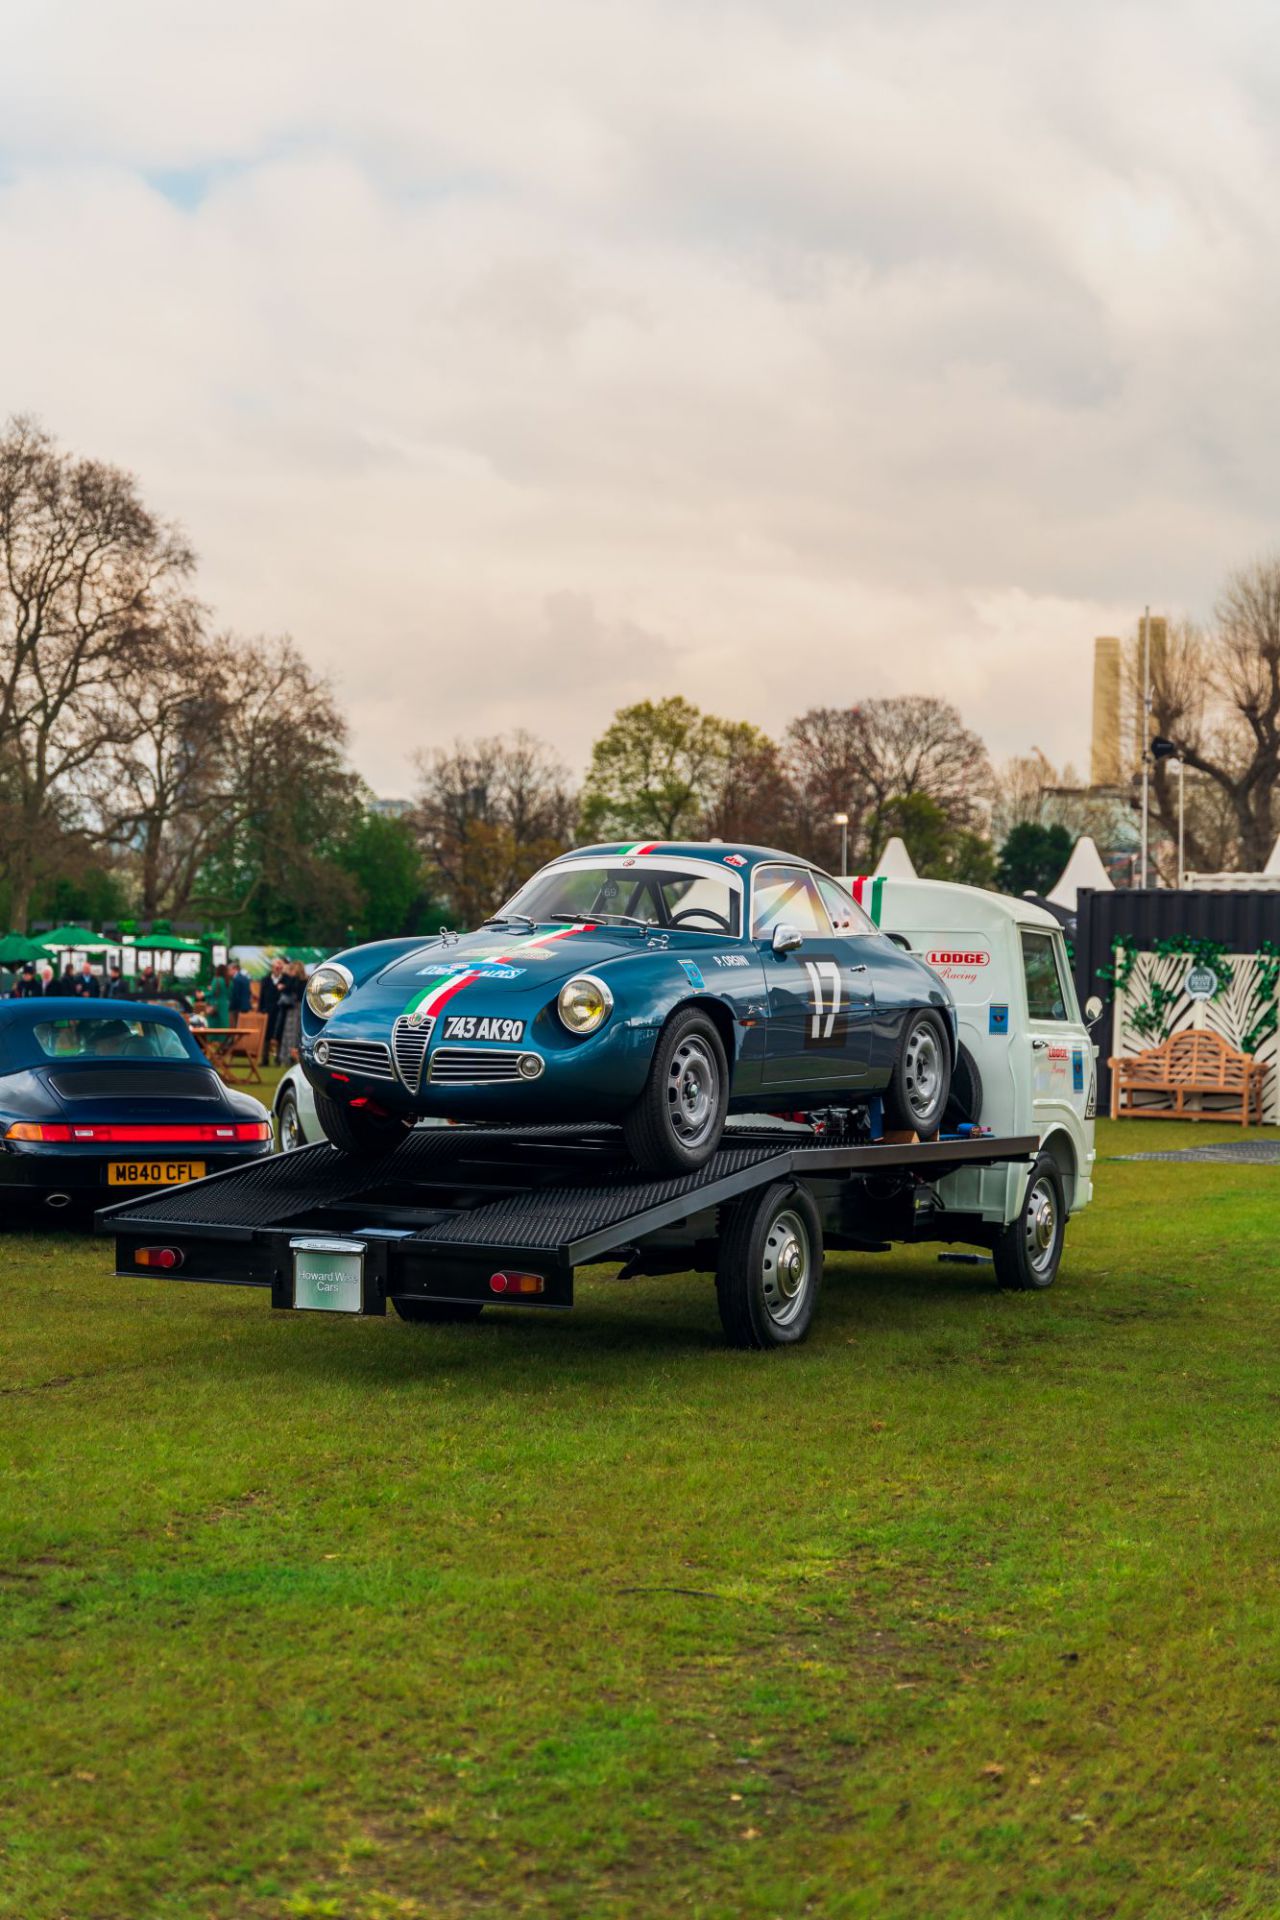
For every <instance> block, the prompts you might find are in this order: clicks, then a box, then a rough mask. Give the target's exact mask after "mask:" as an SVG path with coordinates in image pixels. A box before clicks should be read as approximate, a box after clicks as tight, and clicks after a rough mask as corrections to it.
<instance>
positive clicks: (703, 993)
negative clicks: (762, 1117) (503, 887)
mask: <svg viewBox="0 0 1280 1920" xmlns="http://www.w3.org/2000/svg"><path fill="white" fill-rule="evenodd" d="M955 1057H956V1024H955V1013H954V1009H953V1006H952V1002H951V999H950V995H949V994H948V991H947V989H946V987H945V986H944V985H943V983H942V981H941V980H940V979H939V978H938V976H937V975H936V974H935V973H933V972H932V971H931V970H930V969H929V968H928V967H927V966H925V965H924V963H923V962H922V961H920V960H917V959H916V958H914V956H913V955H911V954H910V953H907V952H904V951H903V950H902V949H901V948H899V947H898V946H896V945H895V944H894V942H893V941H892V940H890V939H889V938H888V937H887V936H885V935H883V934H881V933H880V932H879V931H878V930H877V929H876V927H875V926H874V925H873V924H872V922H871V921H870V920H869V919H868V918H867V917H866V915H865V914H864V913H863V912H862V909H861V908H860V907H859V906H857V905H856V903H855V902H854V900H853V899H852V898H851V896H850V895H849V894H848V893H846V891H845V890H844V888H843V887H841V886H839V885H838V884H837V883H836V881H834V880H832V879H831V878H830V876H829V875H827V874H825V873H822V872H820V871H819V870H818V869H817V868H816V867H813V866H811V865H810V864H809V863H808V862H807V861H804V860H797V859H795V858H793V857H791V856H789V855H787V854H783V853H773V852H769V851H767V850H764V849H761V848H759V847H731V846H729V847H727V846H721V845H702V844H697V843H682V844H666V843H662V844H659V843H646V844H635V845H630V846H599V847H586V848H583V849H581V850H580V851H577V852H574V853H567V854H565V855H563V856H562V857H561V858H560V859H558V860H553V861H552V862H551V864H550V865H549V866H547V867H544V868H543V869H542V871H541V872H540V873H537V874H535V875H534V877H533V879H532V880H530V881H528V882H527V884H526V885H525V886H523V887H522V888H521V889H520V891H519V892H518V893H517V894H516V895H515V897H514V898H513V899H512V900H510V901H509V902H508V903H507V905H506V906H505V907H503V908H502V910H501V912H499V913H496V914H495V915H494V916H493V918H492V919H491V920H487V921H486V922H485V923H484V925H483V927H481V928H480V929H479V930H478V931H477V932H475V933H471V934H465V935H458V934H452V933H442V934H440V935H439V937H438V938H436V939H432V940H426V941H424V940H421V939H417V940H414V939H407V940H383V941H379V942H377V943H376V944H374V945H372V946H367V947H354V948H352V949H351V950H350V951H349V952H347V953H344V954H340V955H339V956H338V957H337V958H335V959H333V960H330V961H328V962H327V963H326V964H325V965H324V966H321V967H319V968H317V970H316V971H315V972H314V973H313V974H312V976H311V979H310V981H309V982H308V985H307V992H306V999H305V1003H304V1008H303V1016H302V1067H303V1071H304V1073H305V1074H306V1076H307V1078H308V1080H309V1081H310V1082H311V1085H312V1087H313V1088H314V1091H315V1101H316V1111H317V1116H318V1118H319V1121H320V1124H321V1126H322V1127H323V1129H324V1132H325V1133H326V1135H327V1136H328V1138H329V1139H330V1140H331V1141H332V1142H333V1144H334V1145H335V1146H336V1147H340V1148H342V1149H343V1150H344V1151H345V1152H347V1153H351V1154H373V1153H382V1152H385V1151H386V1150H387V1149H388V1148H389V1147H391V1146H394V1145H395V1143H396V1142H397V1140H398V1139H399V1138H400V1137H401V1136H402V1134H403V1131H404V1130H405V1129H406V1128H407V1127H409V1126H411V1125H412V1124H413V1123H414V1122H415V1121H416V1120H417V1119H418V1118H420V1117H421V1116H422V1115H424V1114H435V1115H440V1116H442V1117H446V1118H449V1119H452V1120H456V1121H488V1122H498V1123H501V1124H508V1125H513V1124H514V1125H520V1124H531V1123H543V1122H566V1121H572V1122H596V1121H610V1122H615V1123H621V1125H622V1127H623V1128H624V1130H625V1134H626V1140H627V1144H628V1147H629V1149H630V1151H631V1153H632V1155H633V1156H634V1158H635V1159H636V1160H637V1161H638V1162H639V1164H640V1165H641V1166H642V1167H644V1168H646V1169H650V1170H653V1171H655V1172H688V1171H690V1170H692V1169H693V1168H696V1167H699V1166H701V1165H702V1164H703V1163H704V1162H705V1161H706V1160H708V1159H709V1158H710V1156H711V1155H712V1154H713V1153H714V1152H715V1150H716V1147H717V1146H718V1144H719V1141H720V1135H721V1132H722V1130H723V1127H724V1123H725V1119H726V1117H727V1115H728V1114H729V1113H730V1112H731V1111H739V1112H751V1113H760V1112H790V1111H794V1110H796V1109H803V1108H815V1107H824V1106H830V1105H839V1104H841V1103H849V1102H855V1103H856V1102H859V1101H865V1100H866V1099H868V1098H869V1097H870V1096H871V1095H873V1094H882V1095H883V1096H884V1100H885V1106H886V1113H887V1124H888V1125H889V1126H890V1127H893V1128H901V1129H903V1130H908V1131H911V1132H915V1133H918V1134H930V1133H933V1132H936V1130H937V1128H938V1124H939V1122H940V1120H941V1118H942V1114H943V1110H944V1109H945V1107H946V1104H947V1097H948V1091H949V1087H950V1080H951V1068H952V1063H953V1061H954V1059H955Z"/></svg>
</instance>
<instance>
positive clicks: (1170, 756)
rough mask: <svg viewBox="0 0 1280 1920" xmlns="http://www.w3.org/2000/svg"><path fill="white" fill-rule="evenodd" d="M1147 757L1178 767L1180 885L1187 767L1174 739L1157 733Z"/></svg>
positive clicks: (1149, 747)
mask: <svg viewBox="0 0 1280 1920" xmlns="http://www.w3.org/2000/svg"><path fill="white" fill-rule="evenodd" d="M1147 757H1148V758H1149V759H1151V760H1153V761H1154V760H1168V761H1170V762H1171V763H1172V764H1173V765H1175V766H1176V767H1177V769H1178V885H1179V886H1181V885H1182V870H1183V866H1184V864H1185V862H1186V837H1187V836H1186V826H1187V767H1186V762H1185V761H1184V759H1183V758H1182V755H1181V754H1180V753H1179V752H1178V743H1177V741H1176V740H1166V739H1165V737H1164V735H1163V734H1161V733H1158V734H1157V735H1156V736H1155V738H1154V740H1152V741H1150V742H1149V744H1148V747H1147Z"/></svg>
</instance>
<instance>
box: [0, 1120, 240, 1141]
mask: <svg viewBox="0 0 1280 1920" xmlns="http://www.w3.org/2000/svg"><path fill="white" fill-rule="evenodd" d="M270 1138H271V1122H270V1121H269V1120H228V1121H226V1122H225V1123H222V1122H218V1121H204V1122H202V1123H200V1124H198V1125H196V1126H183V1125H181V1124H178V1125H174V1126H161V1125H156V1126H150V1127H147V1126H127V1125H124V1124H122V1123H120V1122H116V1121H111V1122H104V1123H102V1124H100V1125H85V1126H76V1125H75V1124H74V1123H73V1124H71V1125H68V1124H66V1122H64V1121H61V1120H16V1121H15V1122H14V1124H13V1125H12V1126H11V1127H10V1128H9V1129H8V1131H7V1133H6V1134H5V1139H6V1140H40V1141H44V1142H46V1143H52V1144H56V1145H74V1146H81V1145H90V1146H92V1145H97V1146H104V1147H166V1146H175V1147H177V1146H206V1147H216V1146H224V1147H225V1146H248V1145H250V1144H251V1143H253V1142H256V1141H260V1140H269V1139H270Z"/></svg>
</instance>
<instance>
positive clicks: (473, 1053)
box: [427, 1047, 521, 1087]
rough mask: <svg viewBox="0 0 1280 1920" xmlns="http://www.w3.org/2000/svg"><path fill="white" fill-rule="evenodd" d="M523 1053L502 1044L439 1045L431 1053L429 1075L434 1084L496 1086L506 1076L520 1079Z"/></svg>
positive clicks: (506, 1077)
mask: <svg viewBox="0 0 1280 1920" xmlns="http://www.w3.org/2000/svg"><path fill="white" fill-rule="evenodd" d="M520 1077H521V1074H520V1055H519V1054H518V1053H512V1052H510V1051H509V1050H508V1049H506V1048H499V1047H437V1048H436V1050H435V1052H434V1053H433V1054H432V1056H431V1071H430V1073H429V1074H428V1075H427V1078H428V1079H429V1080H430V1081H432V1082H433V1084H435V1085H437V1086H439V1085H449V1086H454V1087H458V1086H462V1085H463V1084H464V1082H465V1083H468V1084H470V1085H472V1086H493V1085H494V1084H495V1083H496V1082H498V1081H502V1080H519V1079H520Z"/></svg>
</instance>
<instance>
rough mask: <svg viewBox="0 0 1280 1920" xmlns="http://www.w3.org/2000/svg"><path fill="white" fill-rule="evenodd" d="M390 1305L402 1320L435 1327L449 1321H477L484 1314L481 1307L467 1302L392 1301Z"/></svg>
mask: <svg viewBox="0 0 1280 1920" xmlns="http://www.w3.org/2000/svg"><path fill="white" fill-rule="evenodd" d="M391 1304H392V1306H393V1307H394V1308H395V1310H396V1312H397V1313H398V1314H399V1315H400V1318H401V1319H402V1320H412V1321H414V1322H419V1321H428V1322H431V1323H434V1324H435V1325H437V1326H440V1325H443V1324H444V1323H445V1322H446V1321H450V1320H478V1319H479V1318H480V1315H481V1314H482V1313H483V1312H484V1307H483V1305H474V1306H473V1305H472V1304H471V1302H470V1301H467V1300H392V1302H391Z"/></svg>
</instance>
